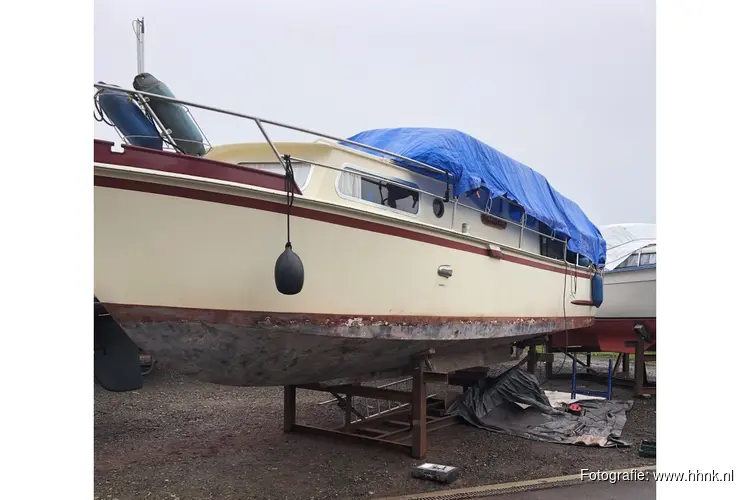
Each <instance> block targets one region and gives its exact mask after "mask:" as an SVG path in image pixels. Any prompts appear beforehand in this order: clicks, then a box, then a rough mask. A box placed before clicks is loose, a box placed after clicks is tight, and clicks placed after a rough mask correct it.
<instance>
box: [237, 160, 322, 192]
mask: <svg viewBox="0 0 750 500" xmlns="http://www.w3.org/2000/svg"><path fill="white" fill-rule="evenodd" d="M238 165H241V166H243V167H252V168H257V169H259V170H265V171H266V172H273V173H274V174H280V175H286V172H285V170H284V167H282V166H281V164H280V163H279V162H253V161H241V162H239V163H238ZM292 171H293V172H294V180H295V182H296V183H297V186H299V189H300V191H304V190H305V188H306V187H307V184H308V182H309V180H310V172H312V165H310V164H309V163H302V162H295V161H293V162H292Z"/></svg>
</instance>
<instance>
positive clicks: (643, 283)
mask: <svg viewBox="0 0 750 500" xmlns="http://www.w3.org/2000/svg"><path fill="white" fill-rule="evenodd" d="M600 230H601V234H602V236H604V238H605V240H606V241H607V261H606V264H605V266H604V272H603V282H604V295H605V296H606V297H607V300H606V302H605V303H604V304H602V306H601V307H600V308H599V309H598V310H597V313H596V322H595V324H594V325H592V326H591V327H588V328H584V329H580V330H576V331H569V332H558V333H556V334H555V335H554V336H553V345H554V346H555V347H557V348H565V347H566V346H568V347H570V346H575V347H585V348H588V349H593V350H595V351H604V352H619V353H626V354H633V353H634V352H635V347H634V346H633V345H632V341H633V340H634V339H635V338H636V337H635V335H636V332H635V331H634V327H636V326H638V325H641V326H643V327H645V330H643V332H645V339H646V343H645V348H646V349H647V350H655V348H656V225H655V224H645V223H630V224H612V225H607V226H601V227H600Z"/></svg>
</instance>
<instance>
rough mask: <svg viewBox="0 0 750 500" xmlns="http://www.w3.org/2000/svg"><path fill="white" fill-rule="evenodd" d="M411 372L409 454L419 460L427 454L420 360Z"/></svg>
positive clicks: (422, 372) (425, 396)
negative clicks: (410, 434)
mask: <svg viewBox="0 0 750 500" xmlns="http://www.w3.org/2000/svg"><path fill="white" fill-rule="evenodd" d="M412 373H413V378H412V389H411V391H412V393H411V397H412V401H411V425H412V429H411V432H412V436H411V456H412V458H416V459H419V460H421V459H423V458H424V457H425V456H426V455H427V384H426V383H425V380H424V370H423V368H422V363H421V362H420V363H419V364H418V365H417V366H415V367H414V370H413V372H412Z"/></svg>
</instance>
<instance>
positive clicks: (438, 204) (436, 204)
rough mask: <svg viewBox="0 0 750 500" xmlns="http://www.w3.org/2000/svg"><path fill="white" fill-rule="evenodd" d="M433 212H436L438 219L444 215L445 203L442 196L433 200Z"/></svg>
mask: <svg viewBox="0 0 750 500" xmlns="http://www.w3.org/2000/svg"><path fill="white" fill-rule="evenodd" d="M432 213H434V214H435V217H437V218H438V219H439V218H440V217H442V216H443V214H444V213H445V203H443V200H441V199H440V198H435V199H434V200H432Z"/></svg>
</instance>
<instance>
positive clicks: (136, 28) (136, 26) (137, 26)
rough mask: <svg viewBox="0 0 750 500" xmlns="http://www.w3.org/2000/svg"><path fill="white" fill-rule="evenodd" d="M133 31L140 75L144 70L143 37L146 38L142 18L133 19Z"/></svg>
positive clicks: (144, 24) (144, 23)
mask: <svg viewBox="0 0 750 500" xmlns="http://www.w3.org/2000/svg"><path fill="white" fill-rule="evenodd" d="M133 33H135V39H136V50H137V54H138V74H139V75H140V74H141V73H143V72H144V71H145V69H144V65H145V58H146V53H145V50H144V46H145V39H146V22H145V20H144V18H140V19H136V20H135V21H133Z"/></svg>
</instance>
